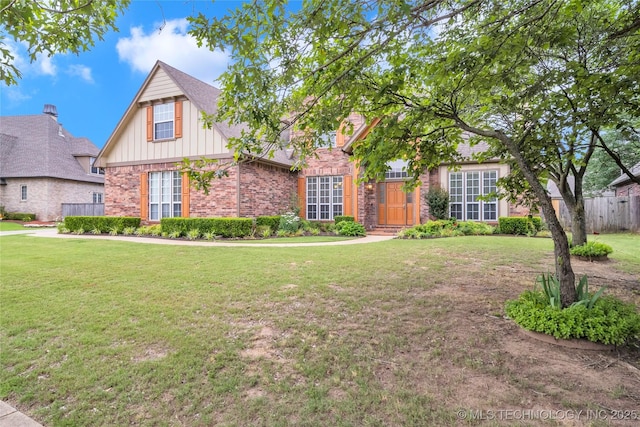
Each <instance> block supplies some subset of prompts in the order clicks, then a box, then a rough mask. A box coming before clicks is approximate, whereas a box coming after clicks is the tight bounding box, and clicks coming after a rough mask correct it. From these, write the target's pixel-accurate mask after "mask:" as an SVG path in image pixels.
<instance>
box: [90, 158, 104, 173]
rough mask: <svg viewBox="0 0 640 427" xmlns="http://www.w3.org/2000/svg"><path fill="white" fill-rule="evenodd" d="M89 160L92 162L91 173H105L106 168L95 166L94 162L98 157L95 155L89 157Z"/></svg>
mask: <svg viewBox="0 0 640 427" xmlns="http://www.w3.org/2000/svg"><path fill="white" fill-rule="evenodd" d="M89 162H90V163H91V173H92V174H96V175H104V169H103V168H98V167H95V166H93V164H94V163H95V162H96V158H95V157H91V158H90V159H89Z"/></svg>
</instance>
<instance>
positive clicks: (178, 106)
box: [173, 101, 182, 138]
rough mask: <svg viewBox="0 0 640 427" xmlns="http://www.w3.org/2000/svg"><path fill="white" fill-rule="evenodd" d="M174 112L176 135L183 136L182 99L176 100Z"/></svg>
mask: <svg viewBox="0 0 640 427" xmlns="http://www.w3.org/2000/svg"><path fill="white" fill-rule="evenodd" d="M173 114H174V115H175V122H174V127H175V136H176V138H182V101H176V102H175V104H174V108H173Z"/></svg>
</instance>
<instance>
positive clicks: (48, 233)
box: [0, 228, 394, 248]
mask: <svg viewBox="0 0 640 427" xmlns="http://www.w3.org/2000/svg"><path fill="white" fill-rule="evenodd" d="M15 234H29V235H33V236H36V237H51V238H59V239H103V240H120V241H124V242H132V243H150V244H156V245H182V246H210V247H216V246H220V247H222V246H227V247H260V248H278V247H279V248H284V247H306V246H335V245H358V244H363V243H376V242H384V241H386V240H391V239H393V238H394V236H377V235H367V236H365V237H361V238H357V239H351V240H338V241H335V242H315V243H248V242H247V243H243V242H242V240H237V241H234V242H230V241H224V240H214V241H211V242H210V241H206V240H182V239H161V238H154V237H138V236H108V235H93V234H81V235H78V234H58V229H57V228H34V229H26V230H16V231H3V232H0V236H9V235H15Z"/></svg>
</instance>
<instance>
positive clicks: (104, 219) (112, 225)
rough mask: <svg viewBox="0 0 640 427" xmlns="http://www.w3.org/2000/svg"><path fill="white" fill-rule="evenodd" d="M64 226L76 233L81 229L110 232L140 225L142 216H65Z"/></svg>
mask: <svg viewBox="0 0 640 427" xmlns="http://www.w3.org/2000/svg"><path fill="white" fill-rule="evenodd" d="M64 227H65V228H66V229H67V230H69V231H70V232H72V233H74V232H77V231H79V230H84V231H85V232H90V231H93V230H99V231H100V232H101V233H109V232H111V231H113V230H119V231H122V230H124V229H125V228H130V227H133V228H138V227H140V218H135V217H127V216H67V217H65V218H64Z"/></svg>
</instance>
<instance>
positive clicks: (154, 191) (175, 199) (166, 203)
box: [149, 171, 182, 221]
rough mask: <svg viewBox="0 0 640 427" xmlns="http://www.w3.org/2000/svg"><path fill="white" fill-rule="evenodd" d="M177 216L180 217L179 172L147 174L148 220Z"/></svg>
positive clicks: (180, 178) (180, 182)
mask: <svg viewBox="0 0 640 427" xmlns="http://www.w3.org/2000/svg"><path fill="white" fill-rule="evenodd" d="M179 216H182V175H181V174H180V172H178V171H163V172H149V220H151V221H159V220H160V219H161V218H169V217H179Z"/></svg>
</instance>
